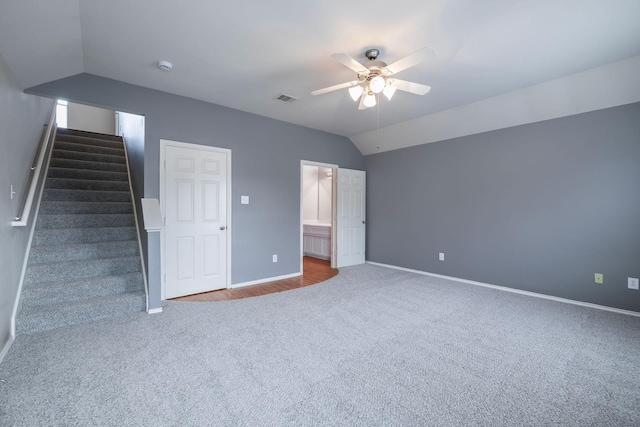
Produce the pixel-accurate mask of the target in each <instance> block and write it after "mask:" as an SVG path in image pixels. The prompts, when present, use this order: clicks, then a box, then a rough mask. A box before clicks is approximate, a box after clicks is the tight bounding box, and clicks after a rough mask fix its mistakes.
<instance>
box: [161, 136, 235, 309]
mask: <svg viewBox="0 0 640 427" xmlns="http://www.w3.org/2000/svg"><path fill="white" fill-rule="evenodd" d="M167 146H172V147H178V148H189V149H191V150H204V151H215V152H217V153H225V154H226V155H227V289H229V288H231V233H232V230H233V226H232V225H233V224H232V221H231V220H232V216H231V213H232V212H231V205H232V201H233V197H232V195H231V191H232V188H233V186H232V185H231V178H232V176H233V173H232V170H231V154H232V153H231V149H229V148H220V147H213V146H210V145H201V144H193V143H190V142H180V141H172V140H169V139H160V165H159V166H160V173H159V175H160V182H159V189H158V190H159V194H158V199H159V201H160V211H161V212H162V217H163V219H164V218H166V214H165V212H166V211H165V206H164V197H163V195H164V180H165V174H166V172H165V171H166V168H165V162H166V159H165V151H166V147H167ZM165 228H166V227H163V228H162V230H161V231H160V277H161V279H162V293H161V296H160V299H161V300H163V301H164V300H165V299H166V297H165V295H166V293H165V288H166V282H167V281H166V280H165V278H166V276H165V269H164V265H165V262H164V261H165V247H164V246H165V232H166V230H165Z"/></svg>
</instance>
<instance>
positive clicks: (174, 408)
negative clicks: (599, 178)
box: [0, 265, 640, 426]
mask: <svg viewBox="0 0 640 427" xmlns="http://www.w3.org/2000/svg"><path fill="white" fill-rule="evenodd" d="M0 378H1V379H2V380H3V381H0V425H2V426H53V425H64V426H76V425H77V426H89V425H90V426H101V425H108V426H141V425H153V426H279V425H291V426H325V425H326V426H338V425H345V426H425V425H430V426H432V425H433V426H435V425H486V426H500V425H502V426H525V425H574V426H588V425H598V426H601V425H608V426H625V425H636V426H637V425H640V318H637V317H631V316H625V315H620V314H615V313H609V312H605V311H599V310H594V309H589V308H584V307H578V306H573V305H567V304H562V303H557V302H553V301H548V300H542V299H537V298H532V297H527V296H522V295H518V294H512V293H508V292H501V291H497V290H492V289H486V288H482V287H475V286H471V285H465V284H460V283H456V282H451V281H447V280H443V279H436V278H430V277H426V276H419V275H416V274H412V273H406V272H401V271H395V270H390V269H386V268H383V267H377V266H372V265H363V266H357V267H350V268H345V269H341V272H340V275H338V276H337V277H335V278H333V279H331V280H329V281H327V282H324V283H321V284H318V285H315V286H310V287H306V288H301V289H296V290H292V291H287V292H280V293H276V294H271V295H266V296H261V297H256V298H249V299H243V300H235V301H224V302H215V303H195V302H169V303H168V304H167V306H166V307H165V311H164V312H163V313H162V314H159V315H146V314H144V313H141V314H133V315H129V316H128V317H125V318H120V319H117V320H114V319H111V320H103V321H99V322H97V323H93V324H90V325H80V326H74V327H69V328H66V329H61V330H58V331H51V332H43V333H38V334H33V335H30V336H20V337H18V339H17V341H16V342H15V343H14V345H13V347H12V348H11V350H10V352H9V354H8V355H7V357H6V358H5V361H4V362H3V363H2V364H1V365H0Z"/></svg>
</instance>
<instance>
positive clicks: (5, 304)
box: [0, 57, 54, 360]
mask: <svg viewBox="0 0 640 427" xmlns="http://www.w3.org/2000/svg"><path fill="white" fill-rule="evenodd" d="M53 105H54V101H53V100H52V99H46V98H40V97H38V96H33V95H26V94H25V93H23V92H22V90H21V89H20V88H19V87H18V85H17V84H16V83H15V81H14V79H13V76H12V75H11V74H10V72H9V69H8V68H7V66H6V64H5V62H4V60H3V59H2V57H0V153H2V155H0V189H2V191H1V192H0V218H2V220H1V221H0V242H2V244H1V245H0V272H1V273H0V360H1V359H2V356H3V354H4V350H6V349H8V345H9V343H10V342H11V341H10V339H11V338H10V336H11V317H12V315H13V306H14V303H15V301H16V298H17V296H18V287H19V283H20V276H21V274H22V265H23V262H24V257H25V252H26V248H27V242H28V238H29V232H30V227H29V226H27V227H12V226H11V220H13V218H14V217H15V216H16V215H18V211H19V210H20V209H21V208H22V206H21V205H22V203H21V202H22V200H23V198H24V195H25V193H26V192H27V191H28V188H27V186H28V178H29V168H30V166H31V164H32V162H33V158H34V156H35V153H36V151H37V149H38V144H39V142H40V139H41V137H42V133H43V131H44V124H45V123H47V121H48V119H49V115H50V114H51V111H52V110H53ZM11 185H13V186H14V190H15V191H16V195H15V197H14V198H13V199H11V198H10V195H9V189H10V186H11ZM34 206H35V204H34ZM33 210H35V209H33ZM30 219H31V221H33V215H31V218H30ZM31 224H32V222H30V223H29V225H31Z"/></svg>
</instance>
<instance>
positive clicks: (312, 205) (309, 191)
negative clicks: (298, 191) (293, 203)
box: [302, 165, 318, 220]
mask: <svg viewBox="0 0 640 427" xmlns="http://www.w3.org/2000/svg"><path fill="white" fill-rule="evenodd" d="M302 219H303V220H312V219H318V167H317V166H309V165H303V168H302Z"/></svg>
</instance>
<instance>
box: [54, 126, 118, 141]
mask: <svg viewBox="0 0 640 427" xmlns="http://www.w3.org/2000/svg"><path fill="white" fill-rule="evenodd" d="M58 135H61V136H71V135H76V136H84V137H89V138H100V139H103V140H111V141H122V137H121V136H116V135H111V134H106V133H96V132H89V131H86V130H77V129H64V128H58V130H57V134H56V136H58Z"/></svg>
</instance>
